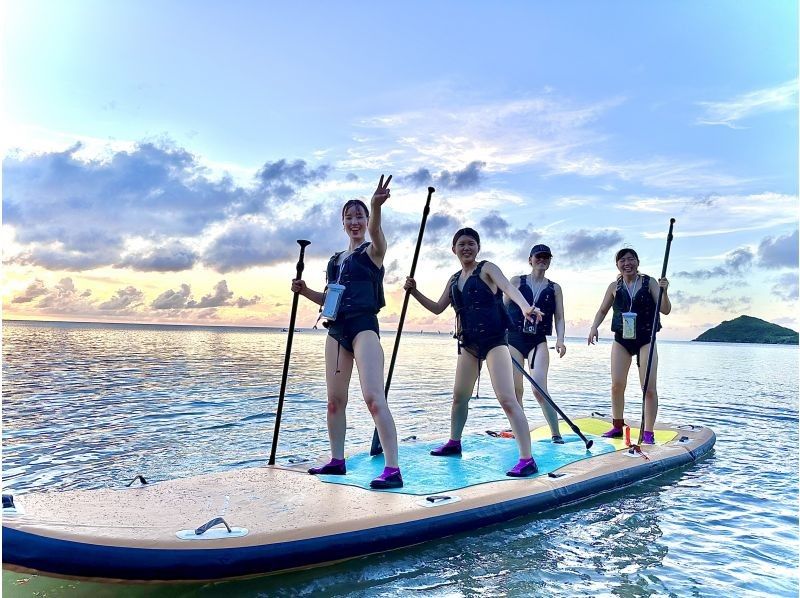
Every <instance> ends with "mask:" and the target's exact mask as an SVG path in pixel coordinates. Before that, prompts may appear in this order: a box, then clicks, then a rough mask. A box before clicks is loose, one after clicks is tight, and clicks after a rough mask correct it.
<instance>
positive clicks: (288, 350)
mask: <svg viewBox="0 0 800 598" xmlns="http://www.w3.org/2000/svg"><path fill="white" fill-rule="evenodd" d="M297 244H298V245H300V259H298V260H297V276H295V280H300V278H301V277H302V276H303V268H305V264H304V263H303V257H304V256H305V253H306V246H307V245H311V241H303V240H301V239H298V240H297ZM299 296H300V295H299V293H295V294H294V298H293V299H292V315H291V317H290V318H289V336H288V337H287V339H286V356H285V357H284V359H283V378H281V392H280V394H279V395H278V412H277V413H276V414H275V431H274V432H273V433H272V450H271V451H270V453H269V465H275V451H277V450H278V431H279V430H280V428H281V414H282V413H283V398H284V396H286V378H287V376H288V375H289V357H290V356H291V354H292V339H293V338H294V322H295V320H296V319H297V299H298V298H299Z"/></svg>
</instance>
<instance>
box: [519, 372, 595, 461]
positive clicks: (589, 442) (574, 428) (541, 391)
mask: <svg viewBox="0 0 800 598" xmlns="http://www.w3.org/2000/svg"><path fill="white" fill-rule="evenodd" d="M511 361H512V362H513V363H514V366H515V367H516V368H517V369H518V370H519V371H520V372H522V375H523V376H525V378H527V379H528V382H530V383H531V384H533V387H534V388H535V389H536V390H538V391H539V394H540V395H542V396H543V397H544V398H545V400H546V401H547V402H548V403H550V406H551V407H552V408H553V409H555V410H556V411H557V412H558V414H559V415H560V416H561V419H563V420H564V421H565V422H567V425H568V426H569V427H570V428H572V431H573V432H575V433H576V434H577V435H578V436H580V438H581V440H583V442H584V443H585V444H586V450H587V451H588V450H589V449H590V448H592V445H593V444H594V440H589V439H588V438H586V436H584V435H583V432H581V430H580V428H578V426H576V425H575V424H574V423H572V420H571V419H570V418H568V417H567V416H566V415H564V412H563V411H561V409H560V408H559V406H558V405H556V403H555V401H553V399H551V398H550V395H549V394H547V391H545V390H544V389H543V388H542V387H541V386H539V384H538V382H536V380H534V379H533V378H532V377H531V375H530V374H529V373H528V372H526V371H525V368H524V367H522V366H521V365H520V364H519V362H518V361H517V360H516V359H514V358H513V357H512V358H511Z"/></svg>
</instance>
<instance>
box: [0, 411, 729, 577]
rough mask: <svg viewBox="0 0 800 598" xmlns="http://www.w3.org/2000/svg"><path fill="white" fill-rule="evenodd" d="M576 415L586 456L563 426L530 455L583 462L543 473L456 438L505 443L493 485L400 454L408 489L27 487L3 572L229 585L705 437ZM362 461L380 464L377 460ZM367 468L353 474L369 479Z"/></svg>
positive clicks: (543, 494)
mask: <svg viewBox="0 0 800 598" xmlns="http://www.w3.org/2000/svg"><path fill="white" fill-rule="evenodd" d="M576 423H577V424H578V425H579V427H580V428H581V430H582V431H584V433H585V434H586V435H587V436H589V437H590V438H592V439H593V440H595V445H596V448H595V447H592V452H591V453H590V454H589V455H585V452H586V451H585V446H584V445H583V443H582V442H581V441H579V440H578V441H576V439H577V436H575V437H570V436H571V434H567V432H571V431H570V430H569V429H568V428H567V429H565V430H563V433H564V436H565V439H567V438H568V439H569V440H571V442H567V443H566V444H565V445H552V444H550V442H549V440H548V441H547V442H546V443H545V442H538V441H537V442H534V456H535V457H536V458H537V460H538V459H539V458H540V455H539V452H541V454H542V457H541V458H542V463H543V464H544V463H545V462H548V463H550V461H548V460H547V459H545V458H544V453H545V452H547V454H550V453H551V452H552V454H559V450H558V449H561V451H560V454H562V456H565V455H572V456H575V455H573V453H576V454H577V453H581V454H582V456H581V458H579V459H577V460H572V461H570V462H569V464H566V465H558V460H557V459H555V460H553V461H552V465H551V466H552V467H554V468H555V469H554V470H552V471H549V472H543V473H542V474H541V475H537V476H535V477H532V478H523V479H511V478H507V477H506V476H505V471H506V469H507V468H508V467H510V466H512V465H513V464H514V463H515V462H516V442H515V441H514V440H513V439H508V438H492V437H489V436H487V435H482V436H481V435H475V436H474V437H473V436H469V437H466V436H465V442H466V441H467V439H468V440H469V442H470V443H472V442H473V440H474V441H475V442H476V446H477V439H478V438H480V440H481V446H484V444H483V442H484V441H485V442H486V443H487V444H485V446H487V447H493V448H492V450H493V452H497V453H498V454H499V453H503V451H510V452H509V453H508V454H509V455H510V457H509V461H508V462H506V461H503V462H502V464H501V467H500V470H499V476H500V477H501V479H488V480H481V481H472V479H471V478H467V477H465V476H456V481H457V482H458V483H459V484H463V483H464V481H465V480H466V481H467V482H466V484H467V485H459V486H457V487H450V486H448V487H447V488H446V489H443V488H442V487H440V486H436V487H433V486H426V484H427V483H428V482H425V481H423V480H424V478H423V477H422V476H420V477H419V478H418V477H417V475H416V474H415V473H414V468H412V467H411V463H410V462H409V465H408V466H407V465H405V464H403V463H402V462H401V465H402V466H403V468H404V469H403V475H404V478H405V480H406V484H407V486H408V487H409V489H410V490H412V491H413V493H410V492H406V493H398V492H387V491H374V490H368V489H366V488H362V487H359V486H354V485H350V484H342V483H329V482H326V481H323V480H322V479H319V477H317V476H311V475H308V474H307V473H306V471H305V469H306V468H307V467H308V466H309V464H308V463H304V464H303V465H302V467H301V466H293V467H286V466H272V467H256V468H246V469H238V470H231V471H226V472H221V473H215V474H209V475H204V476H197V477H192V478H186V479H177V480H167V481H162V482H157V483H153V484H149V485H146V486H141V487H136V488H129V489H119V490H117V489H102V490H87V491H69V492H52V493H36V494H34V493H31V494H25V495H21V496H18V497H15V505H16V508H15V509H4V513H3V559H4V566H5V567H7V568H12V569H15V570H23V571H39V572H43V573H47V574H50V575H60V576H65V577H74V578H81V579H108V580H129V581H143V582H158V581H180V580H186V581H189V580H192V581H195V580H214V579H230V578H238V577H247V576H253V575H259V574H265V573H275V572H280V571H286V570H292V569H297V568H306V567H312V566H318V565H322V564H325V563H329V562H332V561H333V560H343V559H347V558H352V557H356V556H363V555H366V554H372V553H376V552H382V551H385V550H390V549H394V548H400V547H403V546H409V545H412V544H417V543H419V542H423V541H426V540H430V539H436V538H441V537H443V536H447V535H451V534H454V533H460V532H464V531H468V530H470V529H474V528H477V527H481V526H484V525H490V524H493V523H498V522H502V521H506V520H508V519H511V518H513V517H518V516H522V515H531V514H535V513H538V512H541V511H544V510H547V509H551V508H555V507H558V506H561V505H564V504H567V503H570V502H574V501H577V500H580V499H582V498H586V497H588V496H592V495H594V494H597V493H598V492H602V491H605V490H610V489H614V488H618V487H622V486H625V485H629V484H632V483H635V482H636V481H637V480H640V479H643V478H647V477H652V476H654V475H658V474H659V473H662V472H664V471H667V470H669V469H673V468H675V467H679V466H681V465H686V464H690V463H692V462H693V461H695V460H696V459H697V458H698V457H700V456H701V455H703V454H704V453H706V452H707V451H708V450H710V449H711V448H712V447H713V444H714V441H715V437H714V433H713V432H712V431H711V430H710V429H708V428H703V427H698V426H678V427H666V426H664V427H662V429H661V430H657V433H656V439H657V443H658V444H656V445H655V446H645V447H643V454H634V455H630V454H628V451H627V450H625V446H624V441H623V440H613V441H607V440H602V441H600V440H599V439H598V438H596V437H595V435H596V433H599V432H603V431H605V430H606V429H608V427H609V422H608V421H604V420H598V419H595V418H588V419H582V420H576ZM657 428H658V427H657ZM543 434H544V435H545V436H546V438H548V439H549V430H547V429H543V430H536V431H534V434H533V435H534V438H537V439H542V435H543ZM631 437H632V438H637V437H638V431H636V433H634V431H633V430H632V432H631ZM440 442H441V440H439V441H438V443H440ZM438 443H437V442H436V441H433V440H430V441H428V440H424V439H423V440H420V441H418V442H417V443H415V444H414V446H413V447H412V446H408V447H404V449H403V450H404V451H406V450H409V449H410V450H412V452H414V450H416V449H420V450H419V451H417V452H419V453H420V457H419V459H420V463H422V464H429V463H431V464H432V462H434V461H435V462H442V461H446V460H448V459H449V460H450V461H451V463H452V462H453V461H456V460H454V459H452V458H449V457H447V458H444V457H432V456H425V455H424V454H423V453H424V449H428V450H429V448H428V447H429V446H430V445H431V444H432V445H434V446H435V445H437V444H438ZM540 444H541V445H542V450H541V451H539V445H540ZM545 445H546V446H545ZM545 449H546V450H545ZM615 449H616V450H615ZM470 451H473V452H474V453H475V454H476V455H479V456H481V455H482V454H483V453H484V452H485V451H484V449H481V451H477V449H475V450H473V449H468V450H467V451H465V453H464V456H463V457H462V458H461V459H460V460H458V461H460V462H461V463H462V466H463V464H464V463H469V462H470V459H471V457H470V455H471V452H470ZM355 457H357V455H354V456H352V457H350V458H349V459H348V471H355V470H358V469H360V468H359V467H355V468H353V466H352V465H351V463H353V462H354V460H355ZM402 458H403V456H402V453H401V459H402ZM570 458H572V457H570ZM503 459H505V458H503ZM501 460H502V459H501ZM364 461H365V462H366V459H364ZM374 461H375V462H380V465H378V467H379V468H382V461H383V460H382V458H378V459H375V460H374ZM370 464H372V463H371V462H370ZM447 467H453V465H448V466H447ZM492 467H494V466H492ZM548 467H550V466H548ZM487 468H488V467H487ZM420 469H422V467H421V466H420ZM462 469H463V467H462ZM365 473H366V470H365ZM371 473H372V470H370V472H369V474H367V475H365V477H366V478H367V479H371V478H369V477H368V476H369V475H370V474H371ZM493 475H494V474H493ZM326 477H336V476H326ZM346 477H350V476H346ZM218 516H221V517H223V518H224V520H225V522H227V524H228V525H229V526H230V527H231V528H232V529H234V530H238V531H239V534H238V535H235V534H227V533H226V532H225V531H223V530H224V529H225V528H224V526H223V525H218V526H215V527H214V528H212V529H213V530H215V531H214V533H212V534H210V535H207V536H206V535H205V534H202V535H201V536H198V537H193V534H191V533H189V534H188V535H187V534H186V533H185V532H187V531H188V532H191V531H192V530H194V529H196V528H198V527H199V526H201V525H203V524H205V523H207V522H209V521H211V520H213V519H214V518H216V517H218ZM182 532H183V533H184V535H183V537H179V535H180V534H181V533H182ZM203 536H205V537H203ZM187 537H190V538H192V539H185V538H187Z"/></svg>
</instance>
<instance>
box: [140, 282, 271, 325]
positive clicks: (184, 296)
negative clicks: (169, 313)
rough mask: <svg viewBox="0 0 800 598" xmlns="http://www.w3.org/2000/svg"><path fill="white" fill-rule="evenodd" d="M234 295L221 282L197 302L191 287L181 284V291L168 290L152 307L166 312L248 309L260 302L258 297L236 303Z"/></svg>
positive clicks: (225, 284) (226, 285)
mask: <svg viewBox="0 0 800 598" xmlns="http://www.w3.org/2000/svg"><path fill="white" fill-rule="evenodd" d="M233 295H234V294H233V292H232V291H230V290H229V289H228V283H227V281H225V280H221V281H219V282H218V283H217V284H215V285H214V290H213V291H212V292H211V293H208V294H207V295H203V297H202V298H201V299H200V301H196V300H195V299H193V298H192V289H191V287H190V286H189V285H188V284H185V283H184V284H181V286H180V289H179V290H177V291H173V290H172V289H168V290H166V291H164V292H163V293H161V294H160V295H159V296H158V297H156V298H155V299H154V300H153V301H152V303H151V304H150V307H152V308H153V309H164V310H183V309H208V308H215V307H230V306H235V307H246V306H248V305H254V304H255V303H257V302H258V300H259V298H258V297H257V296H256V297H253V298H251V299H245V298H244V297H239V299H237V300H236V301H234V300H233ZM198 317H200V316H198Z"/></svg>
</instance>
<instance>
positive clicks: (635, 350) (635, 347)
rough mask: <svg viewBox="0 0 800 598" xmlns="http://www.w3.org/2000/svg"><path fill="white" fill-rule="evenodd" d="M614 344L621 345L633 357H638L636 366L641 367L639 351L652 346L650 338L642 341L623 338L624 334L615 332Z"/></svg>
mask: <svg viewBox="0 0 800 598" xmlns="http://www.w3.org/2000/svg"><path fill="white" fill-rule="evenodd" d="M614 342H616V343H619V344H620V345H622V346H623V347H625V350H626V351H627V352H628V353H630V355H631V357H636V366H637V367H641V364H640V363H639V350H640V349H641V348H642V347H644V346H646V345H649V344H650V338H649V337H648V338H646V339H640V338H622V333H620V332H615V333H614Z"/></svg>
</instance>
